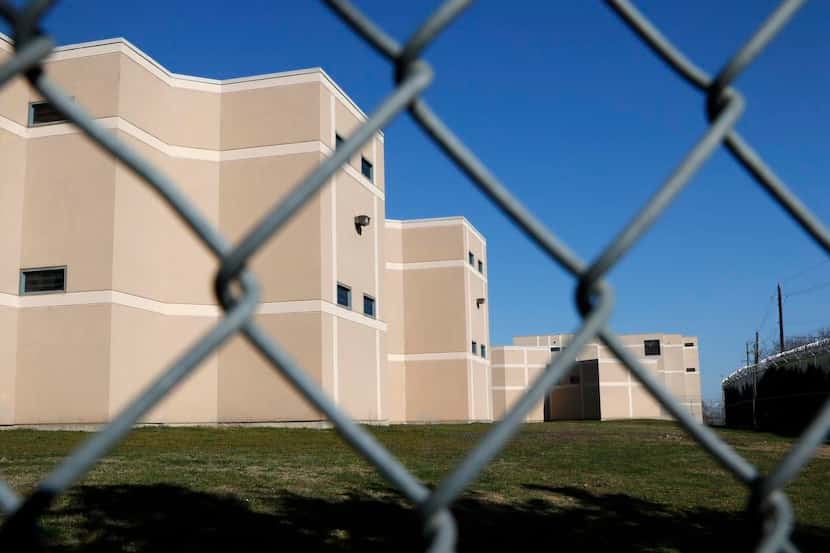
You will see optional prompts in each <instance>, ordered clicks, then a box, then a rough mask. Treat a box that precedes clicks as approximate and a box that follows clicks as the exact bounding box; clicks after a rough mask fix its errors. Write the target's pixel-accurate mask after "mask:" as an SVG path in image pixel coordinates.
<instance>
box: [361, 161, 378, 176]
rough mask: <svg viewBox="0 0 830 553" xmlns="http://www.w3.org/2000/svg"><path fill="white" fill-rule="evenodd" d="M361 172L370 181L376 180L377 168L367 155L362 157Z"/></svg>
mask: <svg viewBox="0 0 830 553" xmlns="http://www.w3.org/2000/svg"><path fill="white" fill-rule="evenodd" d="M360 172H361V173H363V176H364V177H366V178H367V179H369V182H374V181H375V168H374V166H372V162H371V161H369V160H368V159H366V158H365V157H361V158H360Z"/></svg>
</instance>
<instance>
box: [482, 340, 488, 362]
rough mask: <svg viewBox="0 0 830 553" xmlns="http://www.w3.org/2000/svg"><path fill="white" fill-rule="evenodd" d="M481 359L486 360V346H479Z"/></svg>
mask: <svg viewBox="0 0 830 553" xmlns="http://www.w3.org/2000/svg"><path fill="white" fill-rule="evenodd" d="M481 357H482V358H483V359H487V346H485V345H484V344H481Z"/></svg>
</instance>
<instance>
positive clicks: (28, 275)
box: [20, 267, 66, 294]
mask: <svg viewBox="0 0 830 553" xmlns="http://www.w3.org/2000/svg"><path fill="white" fill-rule="evenodd" d="M20 289H21V290H20V291H21V292H22V293H23V294H38V293H43V292H63V291H64V290H65V289H66V267H60V268H58V269H31V270H26V271H21V273H20Z"/></svg>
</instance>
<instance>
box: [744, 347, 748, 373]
mask: <svg viewBox="0 0 830 553" xmlns="http://www.w3.org/2000/svg"><path fill="white" fill-rule="evenodd" d="M744 345H745V346H746V366H747V367H748V366H749V342H747V343H746V344H744Z"/></svg>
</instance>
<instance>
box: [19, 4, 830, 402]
mask: <svg viewBox="0 0 830 553" xmlns="http://www.w3.org/2000/svg"><path fill="white" fill-rule="evenodd" d="M358 5H359V6H360V7H362V8H363V9H364V10H365V11H366V12H367V13H368V14H370V15H371V16H372V18H373V19H374V20H375V21H376V22H377V23H378V24H380V25H381V26H382V27H383V28H385V29H387V30H388V31H389V32H390V33H391V34H392V35H394V36H396V37H398V38H399V39H404V38H405V37H407V36H408V35H409V33H410V32H412V31H413V30H414V29H415V27H416V26H417V24H418V22H419V21H421V20H422V18H424V17H425V16H426V15H427V14H428V13H429V12H430V11H431V10H432V9H434V7H435V6H436V5H437V2H432V1H429V2H427V1H423V2H412V3H399V2H380V1H362V2H358ZM774 5H775V2H772V1H767V0H746V1H735V2H718V1H713V0H698V1H696V2H682V3H681V2H657V1H649V2H643V5H642V8H641V9H643V11H644V12H645V13H646V14H647V15H648V16H649V17H651V18H652V20H653V21H654V22H655V23H656V24H657V25H658V26H659V27H660V28H661V29H662V30H663V32H664V33H665V34H666V35H667V36H668V37H670V38H671V39H672V40H673V41H674V42H675V44H677V45H678V46H680V47H681V48H682V49H683V50H684V51H685V52H686V53H687V54H688V55H689V57H691V58H692V59H693V60H695V61H696V62H697V63H698V65H700V66H701V67H703V68H704V69H706V70H707V71H709V72H715V71H716V70H717V69H718V68H719V67H720V66H721V65H722V64H723V63H724V62H725V60H726V59H727V58H728V57H729V56H730V55H731V53H733V52H734V51H735V50H736V49H737V48H738V47H739V46H740V44H741V43H742V42H743V41H744V40H745V39H746V38H747V37H748V36H749V35H750V34H751V33H752V31H753V30H754V28H755V27H756V26H757V25H758V24H759V23H760V22H761V21H762V20H763V19H764V17H765V16H766V15H767V14H768V13H769V11H770V10H771V9H772V8H773V6H774ZM828 20H830V3H827V2H811V3H808V5H807V6H806V7H805V8H804V9H802V10H801V12H800V13H799V14H798V15H797V16H796V18H795V19H794V20H793V22H792V23H791V24H790V25H789V26H788V27H787V28H786V29H785V31H784V32H783V33H782V34H781V35H780V36H779V37H778V38H777V39H776V40H775V41H774V42H773V43H772V45H771V46H770V47H769V48H768V50H767V51H766V52H765V53H764V54H763V55H762V56H761V57H760V58H759V59H758V60H757V61H756V62H755V63H754V64H753V65H752V66H751V67H750V69H749V70H748V71H747V72H746V73H745V74H744V75H742V76H741V77H740V79H739V80H738V82H737V86H738V88H740V90H741V91H742V92H743V93H744V95H745V97H746V98H747V110H746V113H745V114H744V116H743V117H742V119H741V120H740V122H739V125H738V128H739V130H740V131H741V132H742V133H743V134H744V136H745V137H746V139H747V140H748V141H749V142H750V143H751V144H752V145H753V146H754V147H755V148H756V149H757V150H758V151H759V152H761V153H762V154H763V156H764V158H765V159H766V160H767V162H768V163H769V164H770V165H771V166H772V167H773V168H774V169H775V170H776V171H777V173H778V174H779V175H780V176H782V177H783V179H784V180H785V181H786V182H787V183H788V184H789V185H790V186H791V187H792V188H793V189H794V190H795V191H796V192H797V194H798V195H799V196H800V197H801V198H802V199H803V200H804V201H805V202H806V203H807V204H808V205H810V206H811V207H812V209H813V210H814V212H815V213H816V214H817V215H818V217H819V218H821V219H822V220H823V221H824V222H825V223H826V224H827V223H830V188H828V186H827V180H828V176H830V155H829V154H830V140H828V138H830V131H828V128H830V127H829V126H828V124H830V71H828V69H830V66H829V64H828V60H829V59H830V42H828V40H827V35H826V23H827V21H828ZM45 27H46V29H47V30H48V31H49V32H50V33H52V34H53V36H55V38H56V40H57V42H58V43H59V44H66V43H71V42H80V41H87V40H98V39H103V38H110V37H115V36H123V37H125V38H127V39H128V40H130V41H131V42H133V43H134V44H136V45H137V46H138V47H139V48H141V49H142V50H144V51H145V52H147V53H148V54H149V55H150V56H152V57H153V58H155V59H156V60H158V61H159V62H160V63H161V64H163V65H164V66H166V67H167V68H168V69H170V70H171V71H174V72H178V73H185V74H194V75H199V76H204V77H214V78H230V77H239V76H246V75H252V74H258V73H269V72H275V71H284V70H289V69H298V68H303V67H311V66H321V67H323V68H324V69H325V70H326V71H327V72H328V73H329V74H330V75H331V76H332V77H333V78H334V79H335V80H336V81H337V82H338V83H339V84H340V85H341V86H342V87H343V88H344V89H345V90H346V91H347V93H348V94H349V95H350V96H351V97H352V98H353V99H354V100H355V101H356V102H357V103H358V104H359V105H360V106H362V107H363V108H364V110H365V111H370V110H372V109H373V108H374V107H375V106H377V105H378V104H379V102H381V101H382V99H383V98H384V96H385V95H386V94H388V93H389V91H390V90H391V88H392V70H391V68H390V67H389V65H388V63H387V62H385V61H384V60H383V59H381V58H380V57H379V56H378V55H377V54H375V52H374V51H373V50H372V49H370V48H369V47H368V46H367V45H366V44H365V43H364V42H362V41H361V40H360V39H359V38H358V37H357V36H355V35H354V34H353V33H352V32H350V31H349V30H348V29H347V28H346V26H345V25H344V24H343V23H342V22H340V21H339V20H338V19H337V18H335V17H334V16H333V15H332V14H331V13H330V12H329V11H328V10H327V9H326V8H325V7H324V6H322V5H321V4H320V3H317V2H307V1H306V2H304V1H300V2H291V3H289V2H272V1H255V2H229V1H228V2H220V1H216V0H208V1H201V2H198V3H197V2H185V1H178V2H176V1H159V0H142V1H140V2H139V1H133V0H121V1H119V2H111V1H98V0H96V1H92V0H89V1H83V0H79V1H76V2H69V1H66V2H61V3H59V4H58V6H57V7H56V8H55V9H54V10H53V12H52V13H51V15H50V16H49V18H48V19H47V21H46V24H45ZM3 30H4V31H7V29H5V28H3ZM425 56H426V57H427V58H428V59H429V61H430V63H431V64H432V65H433V67H434V68H435V71H436V80H435V82H434V84H433V85H432V87H431V88H430V90H429V91H428V92H427V95H426V96H427V98H428V100H429V101H430V102H431V104H432V105H433V107H434V108H435V110H436V111H437V112H438V113H439V114H440V115H441V116H442V117H443V118H444V120H445V121H446V122H447V123H448V124H449V125H450V126H451V127H452V128H453V129H454V130H455V132H456V133H457V134H458V135H459V136H460V137H461V138H462V139H463V140H464V141H465V142H466V143H467V144H468V145H469V147H470V148H472V150H473V151H475V152H476V153H477V154H478V155H479V156H480V157H481V158H482V159H483V160H485V162H486V163H487V164H488V165H489V167H490V168H491V169H492V171H493V172H494V173H495V174H496V175H498V176H499V177H500V178H501V179H502V180H503V182H504V183H506V184H508V185H509V186H510V187H511V188H512V189H513V191H514V192H515V194H516V195H517V196H518V197H519V198H520V199H521V200H523V201H525V202H526V203H527V204H528V205H529V206H530V208H531V210H532V211H533V212H534V213H535V214H536V215H537V216H538V217H539V218H541V219H542V220H544V221H545V222H546V223H547V224H548V225H549V227H550V228H551V229H553V230H554V231H555V232H556V233H558V234H559V235H560V236H561V237H562V238H563V239H564V240H565V241H566V242H567V243H568V244H569V245H570V246H571V247H572V248H573V249H574V250H575V251H576V252H578V253H579V254H580V255H581V256H582V258H583V259H585V260H590V259H592V258H594V257H595V256H596V255H597V254H598V253H599V252H600V251H601V249H602V248H603V247H604V246H605V245H606V244H607V243H608V242H609V241H610V240H611V238H612V236H613V235H614V234H615V233H616V232H617V231H618V230H619V229H620V228H621V227H622V226H623V225H624V224H625V223H626V222H627V221H628V220H629V219H630V218H631V217H632V216H633V214H634V213H635V212H636V211H637V210H638V208H639V206H640V205H641V204H642V203H643V202H644V201H645V200H646V199H647V198H648V197H649V196H650V195H651V194H652V193H653V192H654V190H655V189H656V188H657V187H658V186H659V184H660V183H661V182H662V180H663V179H664V178H665V177H666V175H668V173H669V172H670V171H671V170H672V168H673V167H674V166H675V165H676V164H677V163H678V162H679V160H680V159H681V158H682V156H683V155H684V153H685V152H686V151H687V150H688V149H689V148H690V147H691V145H692V144H693V143H694V142H695V141H696V140H697V138H698V137H699V136H700V135H701V134H702V133H703V132H704V130H705V128H706V122H705V119H704V109H703V98H702V97H701V95H700V94H699V93H698V92H697V91H695V90H692V89H690V88H689V87H688V86H687V85H686V84H685V83H684V82H683V81H681V80H680V79H678V78H677V77H676V76H675V75H674V74H673V73H671V72H670V71H669V70H668V69H667V68H666V67H665V66H663V65H662V64H661V63H659V62H658V61H657V59H656V58H655V57H654V56H653V55H652V54H651V53H650V52H649V51H648V50H647V49H646V48H645V47H644V46H643V44H642V43H641V42H640V41H639V40H638V39H636V38H635V37H634V35H633V34H632V33H631V32H630V31H629V30H628V29H627V28H626V27H625V26H624V25H623V23H622V22H621V21H619V20H618V19H617V18H616V17H615V16H614V15H613V13H612V12H611V10H610V9H609V8H607V7H606V6H605V5H604V4H603V3H602V2H598V1H597V2H542V1H539V2H522V1H514V2H510V3H503V2H494V1H486V2H479V3H477V4H474V5H473V6H472V7H471V8H470V9H469V10H468V11H467V13H466V14H465V15H464V16H463V17H462V18H461V19H460V20H459V21H458V22H457V23H456V24H455V25H453V26H452V27H451V28H450V29H448V30H447V31H446V32H445V33H444V34H443V35H442V36H441V37H440V39H439V40H438V41H437V42H436V43H435V44H433V45H432V46H430V48H429V49H428V50H427V51H426V53H425ZM386 171H387V174H386V182H387V196H386V199H387V216H389V217H393V218H415V217H437V216H447V215H464V216H465V217H467V218H468V219H469V220H470V221H471V222H472V223H473V224H474V225H475V226H476V227H477V228H478V229H479V230H481V231H482V232H483V233H484V234H485V236H486V237H487V239H488V253H489V283H490V317H491V341H492V343H493V344H504V343H509V341H510V338H511V336H513V335H520V334H536V333H546V332H569V331H572V329H574V328H575V326H576V325H577V323H578V320H579V317H578V315H577V313H576V310H575V308H574V303H573V291H574V287H575V283H574V281H573V280H572V279H571V278H570V277H569V276H567V275H565V273H564V272H563V271H562V270H561V269H559V268H558V267H556V266H554V264H553V263H551V262H550V261H549V260H548V259H546V258H545V257H544V256H543V255H542V254H541V252H540V251H539V250H538V249H537V248H536V247H535V246H533V245H532V244H530V243H529V242H528V240H526V239H525V238H524V237H523V236H522V235H521V234H520V233H519V232H518V231H516V230H515V229H514V228H513V227H512V226H511V224H510V223H509V222H508V221H507V219H506V218H505V217H504V216H503V215H501V214H500V213H499V211H498V210H496V209H495V208H494V207H493V206H492V205H491V204H490V203H489V201H487V200H486V199H485V198H484V197H483V196H481V195H480V194H479V193H478V192H477V191H476V190H475V189H474V188H473V186H472V185H471V184H470V183H469V182H468V181H467V180H466V178H465V177H464V176H463V175H462V174H461V173H460V172H459V171H458V170H457V169H456V168H455V167H454V166H453V165H452V164H451V163H450V162H449V161H447V159H446V158H445V157H444V156H443V155H442V154H441V153H440V152H439V151H438V150H437V149H436V148H435V147H434V146H433V145H432V144H431V143H430V142H429V141H428V140H427V139H426V137H425V135H424V134H423V133H422V132H421V131H420V130H419V129H418V128H417V127H416V126H415V125H414V124H413V123H412V121H411V120H410V119H409V117H408V116H402V117H399V118H398V119H397V120H396V121H395V122H394V124H392V125H391V126H390V127H388V128H387V129H386ZM825 259H826V256H824V255H823V254H822V252H821V251H820V250H819V248H818V247H817V246H815V245H814V244H813V243H812V242H811V241H810V240H809V239H808V238H807V237H806V235H804V233H803V232H802V231H801V230H800V229H799V228H797V227H796V225H795V224H794V223H793V222H792V221H790V220H789V219H788V217H787V216H786V215H785V214H784V213H783V211H782V210H781V209H780V208H778V207H777V206H776V205H774V204H773V202H772V201H771V200H770V199H769V198H768V197H767V196H766V194H765V193H764V192H762V191H761V190H760V188H759V187H758V186H757V185H756V184H755V183H754V182H753V181H752V180H751V179H750V178H749V177H748V176H747V175H746V174H745V173H744V172H743V171H742V170H741V169H740V168H739V167H738V166H737V164H736V163H734V161H733V160H732V159H731V158H730V157H729V156H728V155H727V154H726V152H725V151H724V150H723V149H721V150H719V151H718V152H717V154H716V155H714V156H713V157H712V158H711V159H710V160H709V161H708V162H707V164H706V165H705V167H704V169H703V170H702V171H701V172H700V173H698V174H697V176H696V177H695V178H694V179H693V181H692V183H691V185H690V187H689V188H687V189H686V191H685V192H684V193H683V194H682V195H681V196H680V197H679V198H678V199H677V201H676V202H675V203H674V204H673V205H672V206H671V208H670V209H669V210H668V211H667V212H666V213H665V214H664V215H663V216H662V217H661V219H660V220H659V221H658V222H657V224H656V225H655V227H654V228H653V230H652V231H651V232H650V233H649V235H648V236H647V237H646V238H645V239H644V240H643V241H642V242H641V243H640V244H638V245H637V246H636V247H635V248H634V249H633V251H632V252H631V253H630V255H629V256H628V257H627V258H626V259H625V260H624V261H623V262H622V263H620V264H619V265H618V266H617V267H616V268H615V269H614V270H613V272H612V273H611V274H610V282H611V283H612V285H613V286H614V288H615V289H616V290H617V296H618V302H617V307H616V309H615V313H614V316H613V319H612V327H613V328H614V329H615V330H616V331H618V332H651V331H664V332H681V333H687V334H695V335H698V336H699V338H700V348H701V371H702V378H703V393H704V398H718V397H719V396H720V384H719V382H720V378H721V376H723V375H725V374H726V373H728V372H730V371H731V370H732V369H733V368H735V367H736V366H737V365H738V364H739V363H741V361H742V359H743V357H744V353H743V352H744V342H745V340H747V339H749V338H750V337H751V336H752V335H753V333H754V331H755V330H756V328H758V327H759V326H761V328H760V330H761V336H762V338H764V339H765V338H772V337H774V336H775V335H776V332H777V331H776V327H775V323H776V314H775V311H774V310H769V312H768V308H769V307H770V305H771V304H770V296H771V295H772V294H774V292H775V284H776V282H777V281H779V280H781V281H783V284H784V291H785V295H787V294H790V293H792V294H793V295H791V296H790V297H787V298H786V299H785V317H784V319H785V328H786V330H787V332H788V334H790V333H792V334H796V333H803V332H808V331H810V330H812V329H814V328H816V327H820V326H822V325H830V317H828V316H827V306H828V305H830V301H829V300H830V286H822V285H823V284H826V283H828V281H830V263H827V262H825V261H824V260H825ZM805 290H806V291H805ZM800 291H801V292H800ZM799 292H800V293H799ZM767 312H768V314H767V317H766V319H765V320H764V315H765V313H767ZM762 320H763V323H764V324H763V325H761V323H762Z"/></svg>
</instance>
